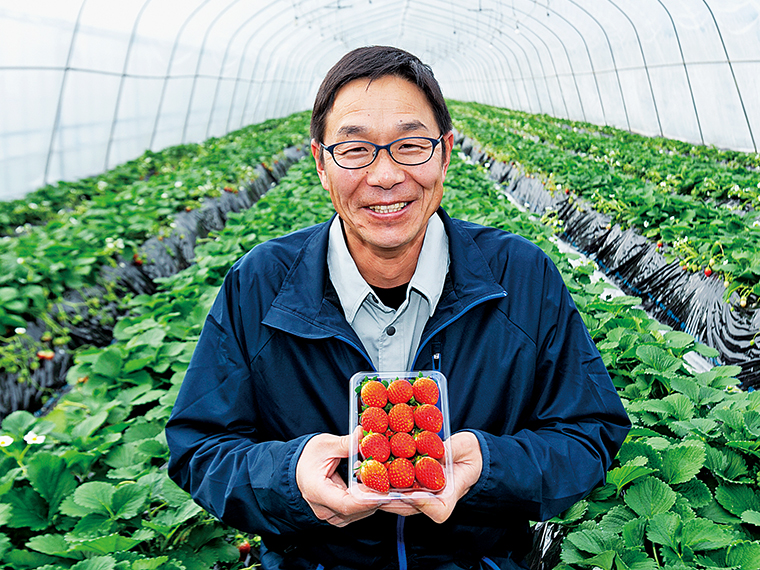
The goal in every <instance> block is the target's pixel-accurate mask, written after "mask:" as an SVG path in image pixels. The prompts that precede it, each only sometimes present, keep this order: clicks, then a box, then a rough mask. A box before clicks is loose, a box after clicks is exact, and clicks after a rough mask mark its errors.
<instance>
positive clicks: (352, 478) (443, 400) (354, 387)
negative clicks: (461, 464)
mask: <svg viewBox="0 0 760 570" xmlns="http://www.w3.org/2000/svg"><path fill="white" fill-rule="evenodd" d="M418 378H428V379H430V380H432V381H433V382H434V383H435V385H436V387H437V389H438V398H437V401H436V402H435V404H431V403H430V402H427V405H433V406H434V407H435V408H437V410H438V411H439V412H440V423H441V426H440V430H438V431H437V432H434V433H436V434H437V436H438V437H439V438H440V440H441V443H442V445H443V457H441V458H437V457H436V458H435V460H436V461H437V462H438V463H440V465H441V467H442V472H443V477H444V478H445V484H444V486H443V487H442V488H440V489H437V490H432V489H430V488H427V487H424V486H423V485H422V484H421V483H420V482H419V481H418V480H417V478H416V477H415V480H414V483H413V484H412V485H410V486H401V487H395V486H393V485H389V489H388V491H382V490H376V489H374V488H370V487H368V486H367V485H365V484H364V483H363V482H362V480H361V471H360V467H361V465H362V462H364V461H365V460H367V459H373V458H372V457H369V458H368V457H365V456H364V455H363V453H362V447H363V446H362V445H361V439H362V438H363V437H365V436H366V435H367V434H368V433H370V431H368V430H366V429H365V428H364V427H363V426H362V417H363V416H362V415H363V413H364V411H365V410H366V409H367V408H368V407H370V406H367V405H366V404H365V403H364V402H363V401H362V396H361V388H362V385H363V384H364V383H365V382H367V381H378V382H380V383H382V384H383V385H384V386H386V388H387V387H388V386H390V385H391V384H392V383H393V382H394V381H395V380H407V381H408V382H409V383H410V384H412V385H413V384H414V382H415V381H416V380H417V379H418ZM428 386H429V383H428ZM395 400H397V403H399V402H398V400H399V398H398V397H396V398H395ZM349 401H350V406H349V408H350V409H349V418H350V421H349V424H350V425H349V433H351V434H355V435H356V437H353V438H351V444H350V446H349V457H348V461H349V466H350V468H349V478H348V488H349V492H350V493H351V494H352V495H353V496H354V497H355V498H356V499H358V500H361V501H363V502H370V503H387V502H391V501H406V502H424V501H425V500H430V499H433V498H435V497H436V496H438V495H440V494H444V493H446V491H447V490H448V489H452V488H453V480H454V475H453V464H452V461H451V445H450V443H449V437H450V436H451V431H450V425H449V399H448V390H447V382H446V377H445V376H444V375H443V374H441V373H440V372H438V371H437V370H422V371H419V370H415V371H402V372H367V371H364V372H357V373H356V374H354V375H353V376H352V377H351V380H350V387H349ZM401 403H406V405H408V406H410V407H411V408H412V409H413V410H416V409H418V408H419V407H420V406H422V405H423V403H422V402H417V400H416V399H415V398H414V396H412V397H411V399H409V400H408V401H406V402H404V401H402V402H401ZM395 405H396V404H394V403H393V402H391V401H389V402H388V403H387V404H386V405H385V406H382V408H383V409H384V410H385V411H386V413H390V412H391V410H392V408H393V406H395ZM373 407H377V403H374V406H373ZM427 411H431V410H429V409H428V410H427ZM433 415H435V416H438V414H437V413H435V414H433ZM420 421H421V423H423V425H424V422H422V420H420ZM406 427H408V426H406ZM406 427H404V428H400V427H399V430H401V429H403V430H404V431H406ZM425 427H427V429H422V428H421V427H420V426H419V425H417V421H416V420H415V425H414V427H413V428H412V430H411V431H409V432H408V433H410V434H411V435H412V436H413V437H414V438H415V441H416V438H417V437H419V433H420V432H421V431H432V430H433V429H434V428H431V427H430V426H425ZM436 427H437V426H436ZM359 428H361V429H359ZM371 431H376V430H374V429H373V430H371ZM395 433H397V432H396V431H395V430H393V429H392V428H391V426H389V427H388V429H387V430H386V432H385V435H386V436H387V437H388V438H389V440H390V437H392V435H394V434H395ZM407 439H408V438H407ZM419 445H420V446H421V447H422V445H421V444H419ZM436 445H437V444H436ZM420 457H421V455H420V454H419V453H418V452H415V454H414V456H412V457H408V459H409V460H410V461H411V462H412V463H413V464H414V463H415V461H416V460H417V459H419V458H420ZM394 458H395V456H394V455H393V454H391V455H390V457H389V458H388V459H387V460H386V461H384V462H382V463H383V465H384V466H385V467H386V469H387V468H388V466H389V465H390V464H391V462H392V461H393V460H394ZM380 459H383V458H382V457H381V458H380Z"/></svg>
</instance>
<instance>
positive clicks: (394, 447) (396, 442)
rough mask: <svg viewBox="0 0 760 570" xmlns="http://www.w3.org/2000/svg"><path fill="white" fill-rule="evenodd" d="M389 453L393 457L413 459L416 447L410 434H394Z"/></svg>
mask: <svg viewBox="0 0 760 570" xmlns="http://www.w3.org/2000/svg"><path fill="white" fill-rule="evenodd" d="M390 445H391V453H392V454H393V456H394V457H406V458H410V457H414V454H415V453H417V446H416V445H415V443H414V438H413V437H412V434H410V433H406V432H398V433H394V434H393V436H391V441H390Z"/></svg>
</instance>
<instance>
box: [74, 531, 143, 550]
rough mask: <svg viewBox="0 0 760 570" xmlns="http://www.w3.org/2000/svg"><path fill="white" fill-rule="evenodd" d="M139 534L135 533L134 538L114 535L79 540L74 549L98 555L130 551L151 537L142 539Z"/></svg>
mask: <svg viewBox="0 0 760 570" xmlns="http://www.w3.org/2000/svg"><path fill="white" fill-rule="evenodd" d="M139 532H140V531H138V533H139ZM138 533H135V534H134V535H133V536H132V537H127V536H121V535H119V534H116V533H114V534H109V535H107V536H101V537H98V538H92V539H86V540H77V541H76V542H73V543H72V548H73V549H74V550H77V551H79V552H94V553H97V554H111V553H114V552H120V551H122V550H129V549H131V548H134V547H135V546H137V545H138V544H140V543H141V542H143V541H144V540H147V539H148V538H150V536H144V537H143V538H140V537H139V536H138Z"/></svg>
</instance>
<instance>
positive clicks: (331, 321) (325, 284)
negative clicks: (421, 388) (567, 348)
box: [262, 208, 506, 346]
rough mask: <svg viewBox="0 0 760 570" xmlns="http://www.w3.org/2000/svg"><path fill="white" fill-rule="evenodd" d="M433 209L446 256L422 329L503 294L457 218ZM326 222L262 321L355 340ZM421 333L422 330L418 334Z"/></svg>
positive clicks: (308, 242) (303, 333) (311, 238)
mask: <svg viewBox="0 0 760 570" xmlns="http://www.w3.org/2000/svg"><path fill="white" fill-rule="evenodd" d="M438 214H439V215H440V216H441V219H442V220H443V226H444V229H445V230H446V234H447V235H448V236H449V252H450V256H451V262H450V265H449V276H448V277H447V284H446V286H444V291H443V294H442V295H441V298H440V300H439V301H438V307H437V308H436V311H435V314H434V315H433V317H432V318H431V319H430V321H428V325H427V327H426V329H428V330H429V329H431V328H437V327H438V326H439V325H441V324H442V323H445V322H449V321H450V320H452V319H454V318H457V317H458V316H459V314H460V313H462V312H463V311H465V310H467V309H468V308H469V307H471V306H474V305H476V304H478V303H479V302H481V301H484V300H487V299H490V298H494V297H503V296H505V295H506V292H505V291H504V288H503V287H502V286H501V285H499V283H497V281H496V279H495V278H494V276H493V273H492V272H491V268H490V267H489V266H488V263H487V262H486V260H485V258H484V257H483V253H482V252H481V250H480V248H479V247H478V246H477V244H476V243H475V242H474V241H473V239H472V237H470V235H469V234H467V233H466V232H465V230H464V228H463V227H462V224H463V222H460V221H458V220H452V219H451V218H450V217H449V216H448V214H446V212H445V211H444V210H443V208H439V209H438ZM335 215H337V214H335ZM335 215H334V216H333V218H334V217H335ZM331 222H332V218H331V219H330V221H328V222H325V223H322V224H320V225H319V226H317V227H316V229H315V231H314V232H313V233H312V234H311V235H310V236H309V237H308V238H307V240H306V241H305V242H304V244H303V246H302V247H301V250H300V251H299V253H298V255H297V257H296V259H295V261H294V263H293V266H292V267H291V269H290V271H289V272H288V274H287V276H286V277H285V280H284V281H283V284H282V287H281V288H280V291H279V293H278V294H277V296H276V297H275V299H274V301H273V302H272V306H271V307H270V309H269V311H267V314H266V315H265V317H264V319H263V321H262V323H263V324H264V325H267V326H270V327H274V328H277V329H280V330H282V331H284V332H287V333H290V334H294V335H297V336H301V337H304V338H310V339H318V338H328V337H333V336H338V337H343V338H346V339H347V340H350V341H352V342H355V343H356V344H357V346H361V343H360V341H359V339H358V337H357V336H356V333H354V331H353V329H352V328H351V327H350V325H349V324H348V323H347V322H346V319H345V318H344V317H343V312H342V310H341V308H340V303H339V302H338V300H337V295H336V294H335V290H334V289H333V287H332V284H331V283H330V279H329V275H328V270H327V244H328V235H329V230H330V223H331ZM425 336H426V335H425V334H424V333H423V340H424V337H425Z"/></svg>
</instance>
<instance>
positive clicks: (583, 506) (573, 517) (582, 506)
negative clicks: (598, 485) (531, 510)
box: [551, 501, 588, 524]
mask: <svg viewBox="0 0 760 570" xmlns="http://www.w3.org/2000/svg"><path fill="white" fill-rule="evenodd" d="M587 510H588V503H587V502H586V501H578V502H577V503H575V504H574V505H573V506H571V507H570V508H569V509H567V510H566V511H565V512H563V513H561V514H559V515H557V516H556V517H554V518H553V519H551V521H552V522H555V523H558V524H570V523H573V522H575V521H578V520H580V519H582V518H583V515H585V514H586V511H587Z"/></svg>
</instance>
